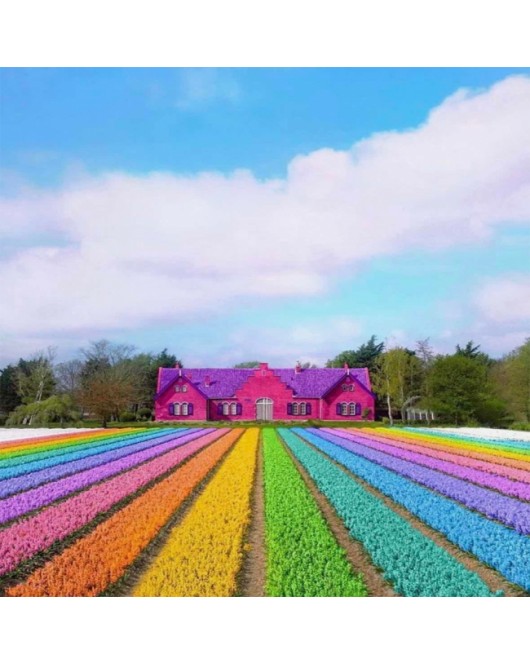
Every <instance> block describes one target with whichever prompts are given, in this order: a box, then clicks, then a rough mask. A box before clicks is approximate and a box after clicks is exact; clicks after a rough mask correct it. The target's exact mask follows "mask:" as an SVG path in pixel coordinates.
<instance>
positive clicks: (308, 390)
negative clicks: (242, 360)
mask: <svg viewBox="0 0 530 663" xmlns="http://www.w3.org/2000/svg"><path fill="white" fill-rule="evenodd" d="M160 370H161V375H160V391H159V393H161V392H162V391H164V390H165V389H166V387H168V386H169V385H170V384H171V383H172V382H173V381H174V380H175V379H176V378H177V377H178V375H179V370H181V371H182V375H183V376H184V377H186V378H187V379H188V380H190V382H191V383H192V384H193V385H194V386H195V387H197V389H198V390H199V391H200V392H201V393H203V394H204V395H205V396H206V397H207V398H231V397H232V396H234V395H235V393H236V391H237V390H238V389H239V388H240V387H242V386H243V385H244V384H245V382H246V381H247V380H248V379H249V378H250V377H251V376H252V374H253V373H255V372H256V370H259V369H255V368H183V369H178V368H162V369H160ZM270 370H272V372H273V373H274V374H275V375H277V376H278V377H279V378H280V380H281V381H282V382H283V383H284V384H286V385H287V386H288V387H291V389H293V391H294V395H295V396H297V397H300V398H321V397H322V396H324V394H326V393H327V392H328V391H329V390H330V389H331V388H332V387H333V386H334V385H335V384H336V383H337V382H338V381H339V380H340V379H341V378H342V377H344V375H345V374H346V369H344V368H306V369H303V370H301V371H300V372H299V373H297V372H296V371H295V369H294V368H272V369H270ZM350 375H352V376H353V377H354V378H355V379H356V380H358V381H359V382H360V383H361V384H362V385H363V387H365V388H366V389H367V390H368V391H371V386H370V376H369V374H368V369H367V368H350ZM207 378H209V381H210V385H209V386H206V379H207Z"/></svg>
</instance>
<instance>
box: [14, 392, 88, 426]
mask: <svg viewBox="0 0 530 663" xmlns="http://www.w3.org/2000/svg"><path fill="white" fill-rule="evenodd" d="M78 419H79V410H78V408H77V407H76V405H75V403H74V402H73V400H72V398H71V397H70V396H69V395H68V394H61V395H55V396H50V397H49V398H46V399H44V400H41V401H34V402H33V403H27V404H23V405H19V406H18V407H17V408H16V409H15V410H14V412H12V413H11V414H10V416H9V417H8V419H7V422H6V423H7V424H8V425H11V426H12V425H20V424H30V423H31V424H32V425H37V426H47V425H49V424H51V423H56V422H60V423H61V424H63V423H65V422H70V421H77V420H78Z"/></svg>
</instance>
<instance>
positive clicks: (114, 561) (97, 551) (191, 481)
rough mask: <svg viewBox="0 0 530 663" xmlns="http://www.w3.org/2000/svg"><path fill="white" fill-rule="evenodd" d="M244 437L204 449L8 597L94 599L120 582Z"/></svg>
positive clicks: (224, 438) (225, 438) (234, 432)
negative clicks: (178, 510)
mask: <svg viewBox="0 0 530 663" xmlns="http://www.w3.org/2000/svg"><path fill="white" fill-rule="evenodd" d="M240 434H241V432H240V431H237V430H232V431H230V432H229V433H226V434H225V435H223V436H222V437H221V438H220V439H218V440H217V441H215V442H213V443H212V444H209V445H208V446H206V448H205V449H203V450H202V451H200V452H199V453H197V454H196V455H194V456H193V457H192V458H190V459H189V460H188V461H187V462H186V463H185V464H184V465H182V467H180V466H179V467H177V469H176V470H175V471H174V472H172V473H171V474H169V476H167V477H165V478H164V479H162V480H161V481H159V482H158V483H156V484H155V485H154V486H152V487H150V488H149V489H148V490H146V491H145V492H143V493H142V494H140V495H139V496H137V497H136V499H134V500H133V501H131V502H130V503H129V504H127V505H126V506H124V507H123V508H121V509H119V510H118V511H116V512H115V513H113V514H112V515H111V516H110V517H108V518H107V519H106V520H104V521H103V522H101V523H99V524H98V525H97V526H95V527H94V528H93V529H92V530H91V531H90V532H89V533H88V534H86V535H85V536H83V537H82V538H79V539H77V540H76V541H74V543H72V544H71V545H70V546H69V547H67V548H65V549H64V550H63V551H62V552H60V553H58V554H56V555H55V556H54V557H52V558H51V559H50V560H49V561H48V562H46V563H45V564H44V565H43V566H41V567H39V568H38V569H37V570H35V571H34V572H33V573H31V574H30V575H29V576H28V577H27V579H26V580H25V581H24V582H21V583H19V584H17V585H14V586H12V587H10V588H9V589H7V590H6V594H7V595H8V596H96V595H98V594H100V593H102V592H103V591H105V590H106V589H107V588H108V587H109V585H110V584H112V583H114V582H116V581H117V580H119V579H120V578H122V576H123V575H124V573H125V571H126V570H127V568H128V567H129V566H130V565H131V564H133V562H134V561H135V560H136V559H137V558H138V556H139V555H140V554H141V553H142V552H143V551H144V550H145V548H146V547H147V546H148V545H149V544H150V543H151V542H152V540H153V539H154V538H155V537H156V535H157V534H158V533H159V531H160V530H161V528H162V527H164V525H166V523H167V522H168V520H169V519H170V518H171V516H172V515H173V514H174V513H175V511H176V510H177V509H178V508H179V507H180V506H181V505H182V504H183V502H184V501H185V500H186V499H187V498H189V497H190V495H191V494H192V492H193V490H194V489H195V488H196V487H197V485H198V484H200V482H201V481H203V480H204V479H205V477H206V476H207V475H208V474H209V472H211V470H212V469H213V468H214V467H215V466H216V465H217V463H218V462H219V461H220V460H221V458H222V457H223V456H224V455H225V454H226V452H227V451H228V450H229V449H230V448H231V447H232V446H233V445H234V443H235V442H236V440H237V438H238V437H239V436H240ZM197 442H198V443H199V442H200V441H199V440H198V441H197ZM126 476H127V475H120V477H126Z"/></svg>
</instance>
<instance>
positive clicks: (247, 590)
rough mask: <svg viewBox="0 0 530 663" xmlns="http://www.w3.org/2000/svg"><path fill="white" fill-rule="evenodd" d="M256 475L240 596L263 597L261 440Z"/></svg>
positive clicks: (263, 551)
mask: <svg viewBox="0 0 530 663" xmlns="http://www.w3.org/2000/svg"><path fill="white" fill-rule="evenodd" d="M257 454H258V456H257V462H256V475H255V477H254V487H253V489H252V506H251V509H252V511H251V513H252V516H251V518H252V519H251V521H250V526H249V530H248V533H247V536H246V542H245V543H246V546H248V553H247V555H246V556H245V560H244V562H243V567H242V570H241V576H240V577H241V581H240V586H241V595H242V596H265V578H266V572H267V554H266V546H265V496H264V486H263V438H262V436H261V433H260V440H259V444H258V450H257Z"/></svg>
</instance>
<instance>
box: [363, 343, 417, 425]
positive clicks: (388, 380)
mask: <svg viewBox="0 0 530 663" xmlns="http://www.w3.org/2000/svg"><path fill="white" fill-rule="evenodd" d="M421 370H422V367H421V361H420V360H419V359H418V357H416V355H415V354H414V352H412V351H411V350H408V349H407V348H402V347H398V348H392V349H391V350H387V351H386V352H383V353H382V354H380V355H379V356H378V357H377V359H376V362H375V366H374V370H373V374H372V384H373V388H374V391H375V392H376V394H378V396H380V397H381V398H382V399H384V401H385V403H386V406H387V411H388V418H389V419H390V423H391V424H393V423H394V417H393V410H396V409H397V410H400V411H401V418H402V419H404V418H405V410H406V408H407V407H408V406H409V405H411V404H412V403H414V402H415V401H416V400H418V399H419V398H420V395H421V394H420V385H421Z"/></svg>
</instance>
